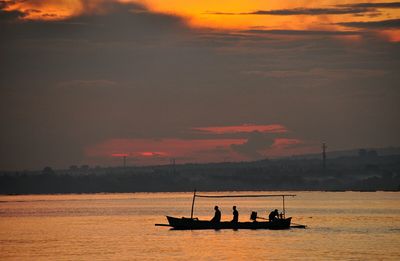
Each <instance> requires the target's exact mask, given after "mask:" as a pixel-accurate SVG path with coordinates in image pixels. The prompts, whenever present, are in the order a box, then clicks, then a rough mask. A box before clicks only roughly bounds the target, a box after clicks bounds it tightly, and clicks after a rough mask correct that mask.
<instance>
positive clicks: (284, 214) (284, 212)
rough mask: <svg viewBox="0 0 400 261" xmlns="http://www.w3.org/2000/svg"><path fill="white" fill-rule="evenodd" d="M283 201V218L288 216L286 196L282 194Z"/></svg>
mask: <svg viewBox="0 0 400 261" xmlns="http://www.w3.org/2000/svg"><path fill="white" fill-rule="evenodd" d="M282 203H283V218H286V210H285V196H282Z"/></svg>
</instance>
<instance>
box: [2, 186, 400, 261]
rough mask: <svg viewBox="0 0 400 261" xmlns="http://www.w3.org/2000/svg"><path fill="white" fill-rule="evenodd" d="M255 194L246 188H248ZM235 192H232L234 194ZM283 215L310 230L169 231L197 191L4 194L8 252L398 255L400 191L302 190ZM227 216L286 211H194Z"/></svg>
mask: <svg viewBox="0 0 400 261" xmlns="http://www.w3.org/2000/svg"><path fill="white" fill-rule="evenodd" d="M248 193H249V192H246V194H248ZM235 194H236V192H235ZM295 194H297V195H298V196H297V197H295V198H294V199H290V200H288V201H287V202H286V203H287V204H286V207H287V215H288V216H292V217H293V222H295V223H305V224H307V225H308V226H309V227H310V229H306V230H300V229H292V230H283V231H269V230H238V231H234V230H221V231H214V230H206V231H171V230H169V229H168V228H165V227H155V226H154V224H155V223H165V222H166V220H165V217H164V216H165V215H173V216H178V217H179V216H190V207H191V196H192V194H191V193H138V194H96V195H40V196H0V248H1V249H0V250H1V251H0V253H1V254H0V257H1V259H2V260H4V259H57V260H71V259H85V260H88V259H118V260H132V259H188V258H195V259H205V260H210V259H229V260H232V259H236V260H244V259H262V260H265V259H268V260H270V259H289V258H291V259H305V260H310V259H343V258H344V259H393V260H395V259H397V258H398V257H399V255H400V252H399V250H398V243H399V242H400V233H399V231H400V201H399V199H400V198H399V195H400V194H399V193H390V192H375V193H357V192H344V193H329V192H296V193H295ZM214 205H218V206H219V207H220V209H221V212H222V220H231V219H232V206H233V205H236V206H237V208H238V209H239V210H240V216H239V217H240V220H241V221H246V220H248V219H249V217H250V213H251V211H257V212H258V213H259V215H263V216H267V213H266V211H267V210H271V209H275V208H278V209H280V208H281V202H280V200H279V199H265V198H251V199H247V198H235V199H231V198H228V199H226V198H222V199H201V200H196V207H195V216H196V217H199V218H205V219H210V218H211V217H212V216H213V214H214V210H213V207H214Z"/></svg>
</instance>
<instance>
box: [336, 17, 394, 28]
mask: <svg viewBox="0 0 400 261" xmlns="http://www.w3.org/2000/svg"><path fill="white" fill-rule="evenodd" d="M338 24H339V25H343V26H347V27H353V28H363V29H391V28H400V19H390V20H382V21H369V22H345V23H338Z"/></svg>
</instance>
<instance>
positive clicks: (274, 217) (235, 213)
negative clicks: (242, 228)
mask: <svg viewBox="0 0 400 261" xmlns="http://www.w3.org/2000/svg"><path fill="white" fill-rule="evenodd" d="M214 210H215V214H214V217H213V218H212V219H211V222H214V223H219V222H220V221H221V211H220V210H219V208H218V206H215V207H214ZM232 210H233V212H232V215H233V218H232V220H231V222H233V223H237V222H239V211H238V210H237V209H236V206H233V207H232ZM253 213H255V214H256V217H255V218H254V221H256V218H257V213H256V212H253ZM253 213H252V215H253ZM283 218H284V217H283V213H279V211H278V210H277V209H275V210H273V211H271V212H270V213H269V215H268V220H269V221H270V222H272V221H274V220H277V219H283Z"/></svg>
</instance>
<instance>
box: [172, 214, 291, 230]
mask: <svg viewBox="0 0 400 261" xmlns="http://www.w3.org/2000/svg"><path fill="white" fill-rule="evenodd" d="M167 219H168V223H169V225H170V226H171V227H172V228H174V229H179V230H185V229H186V230H187V229H191V230H195V229H288V228H290V222H291V220H292V218H291V217H289V218H284V219H275V220H274V221H271V222H269V221H262V222H258V221H248V222H235V223H234V222H230V221H222V222H217V223H216V222H211V221H207V220H198V219H196V218H185V217H182V218H175V217H170V216H167Z"/></svg>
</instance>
